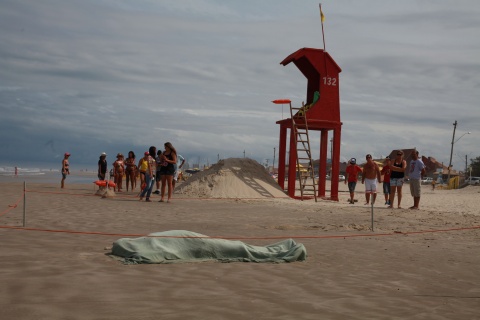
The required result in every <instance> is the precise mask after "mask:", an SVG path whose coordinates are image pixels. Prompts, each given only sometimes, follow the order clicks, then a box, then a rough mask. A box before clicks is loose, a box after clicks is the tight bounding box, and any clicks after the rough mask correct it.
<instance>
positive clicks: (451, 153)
mask: <svg viewBox="0 0 480 320" xmlns="http://www.w3.org/2000/svg"><path fill="white" fill-rule="evenodd" d="M456 129H457V120H455V122H454V123H453V136H452V148H451V149H450V163H449V164H448V178H447V184H448V183H450V170H451V169H452V156H453V144H454V143H455V130H456Z"/></svg>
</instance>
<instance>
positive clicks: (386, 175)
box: [380, 156, 392, 205]
mask: <svg viewBox="0 0 480 320" xmlns="http://www.w3.org/2000/svg"><path fill="white" fill-rule="evenodd" d="M390 164H391V159H390V156H387V157H386V158H385V161H384V162H383V168H382V170H381V171H380V173H381V174H382V175H383V195H384V196H385V205H390V175H391V174H392V170H391V169H390Z"/></svg>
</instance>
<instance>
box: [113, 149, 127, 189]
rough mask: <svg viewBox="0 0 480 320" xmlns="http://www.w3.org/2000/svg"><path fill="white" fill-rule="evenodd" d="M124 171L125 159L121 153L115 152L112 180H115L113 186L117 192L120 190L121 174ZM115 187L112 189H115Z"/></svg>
mask: <svg viewBox="0 0 480 320" xmlns="http://www.w3.org/2000/svg"><path fill="white" fill-rule="evenodd" d="M124 172H125V161H124V160H123V154H121V153H119V154H117V160H116V161H115V162H114V163H113V177H114V178H113V179H114V180H113V181H114V182H115V185H116V186H115V187H116V188H117V192H122V180H123V174H124ZM115 187H114V188H113V191H115Z"/></svg>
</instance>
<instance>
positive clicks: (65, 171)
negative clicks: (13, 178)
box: [15, 152, 70, 189]
mask: <svg viewBox="0 0 480 320" xmlns="http://www.w3.org/2000/svg"><path fill="white" fill-rule="evenodd" d="M69 157H70V153H68V152H65V154H64V155H63V160H62V183H61V188H62V189H63V188H64V187H65V179H66V178H67V174H70V169H69V166H70V164H69V163H68V158H69ZM15 170H17V167H15ZM15 175H16V171H15Z"/></svg>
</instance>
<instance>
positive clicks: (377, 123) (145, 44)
mask: <svg viewBox="0 0 480 320" xmlns="http://www.w3.org/2000/svg"><path fill="white" fill-rule="evenodd" d="M0 8H1V10H0V29H1V30H2V32H1V33H0V115H1V116H0V154H1V155H2V156H1V157H0V165H18V164H20V165H21V164H22V163H38V164H39V166H40V164H41V163H49V164H50V163H58V164H59V166H60V163H61V159H62V158H63V154H64V152H70V153H71V154H72V156H71V157H70V162H71V166H72V169H74V168H75V167H77V168H79V167H81V166H85V167H92V168H95V167H96V163H97V161H98V157H99V155H100V153H102V152H104V151H105V152H107V154H108V155H109V156H108V158H107V160H108V159H110V161H111V162H113V161H114V160H115V155H116V154H117V153H119V152H120V153H123V154H127V153H128V151H130V150H132V151H134V152H135V153H136V155H137V158H138V159H139V158H140V157H141V154H142V153H143V152H144V151H146V150H148V147H150V146H152V145H153V146H157V147H158V148H162V149H163V144H164V143H165V142H167V141H170V142H172V144H173V145H174V146H175V148H176V149H177V150H178V153H179V154H181V155H183V156H184V157H186V158H187V162H188V163H189V164H190V165H193V164H194V163H200V164H212V163H215V162H216V161H217V160H218V159H224V158H230V157H244V156H246V157H249V158H252V159H255V160H257V161H258V162H260V163H267V161H268V163H269V164H270V165H271V164H272V162H273V160H274V159H275V161H278V143H279V126H278V125H277V124H276V123H275V122H276V121H278V120H281V119H283V118H287V115H288V114H289V110H288V107H287V106H284V107H282V106H280V105H274V104H272V103H271V101H272V100H274V99H280V98H287V99H291V100H292V103H293V105H298V106H299V105H301V103H302V101H305V100H306V91H307V80H306V78H305V77H304V76H303V75H302V74H301V73H300V71H299V70H298V69H297V68H296V67H295V65H294V64H289V65H287V66H282V65H280V62H281V61H282V60H283V59H284V58H285V57H287V56H288V55H289V54H291V53H293V52H295V51H296V50H298V49H300V48H303V47H310V48H319V49H323V42H322V26H321V23H320V17H319V16H320V15H319V3H318V2H315V1H310V0H303V1H298V0H262V1H260V0H255V1H253V0H242V1H233V0H168V1H167V0H0ZM322 9H323V12H324V14H325V22H324V34H325V49H326V51H327V52H328V53H329V54H330V55H331V56H332V57H333V59H334V60H335V61H336V63H337V64H338V65H339V66H340V68H341V69H342V72H341V73H340V79H339V85H340V112H341V121H342V122H343V126H342V140H341V160H342V161H347V160H348V159H349V158H351V157H355V158H357V159H364V157H365V155H366V154H367V153H370V154H372V155H373V156H374V158H380V157H382V156H385V155H387V154H389V153H390V152H391V151H392V150H394V149H406V148H417V150H419V152H420V154H421V155H425V156H432V157H434V158H436V159H437V160H438V161H440V162H444V164H445V165H448V162H449V159H450V152H451V146H452V135H453V129H454V126H453V123H454V121H455V120H456V121H457V122H458V125H457V128H456V133H455V140H454V149H453V156H452V163H453V168H454V169H457V170H463V169H464V167H465V156H467V158H468V159H471V158H475V157H479V156H480V143H478V141H479V139H480V108H479V103H480V2H479V1H477V0H459V1H445V0H419V1H414V0H404V1H396V0H364V1H354V0H335V1H333V0H325V1H323V2H322ZM467 132H470V134H468V133H467ZM310 138H311V140H312V145H313V146H316V147H317V149H318V145H319V142H317V141H319V138H320V134H319V133H318V132H311V133H310ZM328 150H330V146H329V148H328ZM313 154H314V155H315V154H318V151H316V150H315V149H314V150H313Z"/></svg>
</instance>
